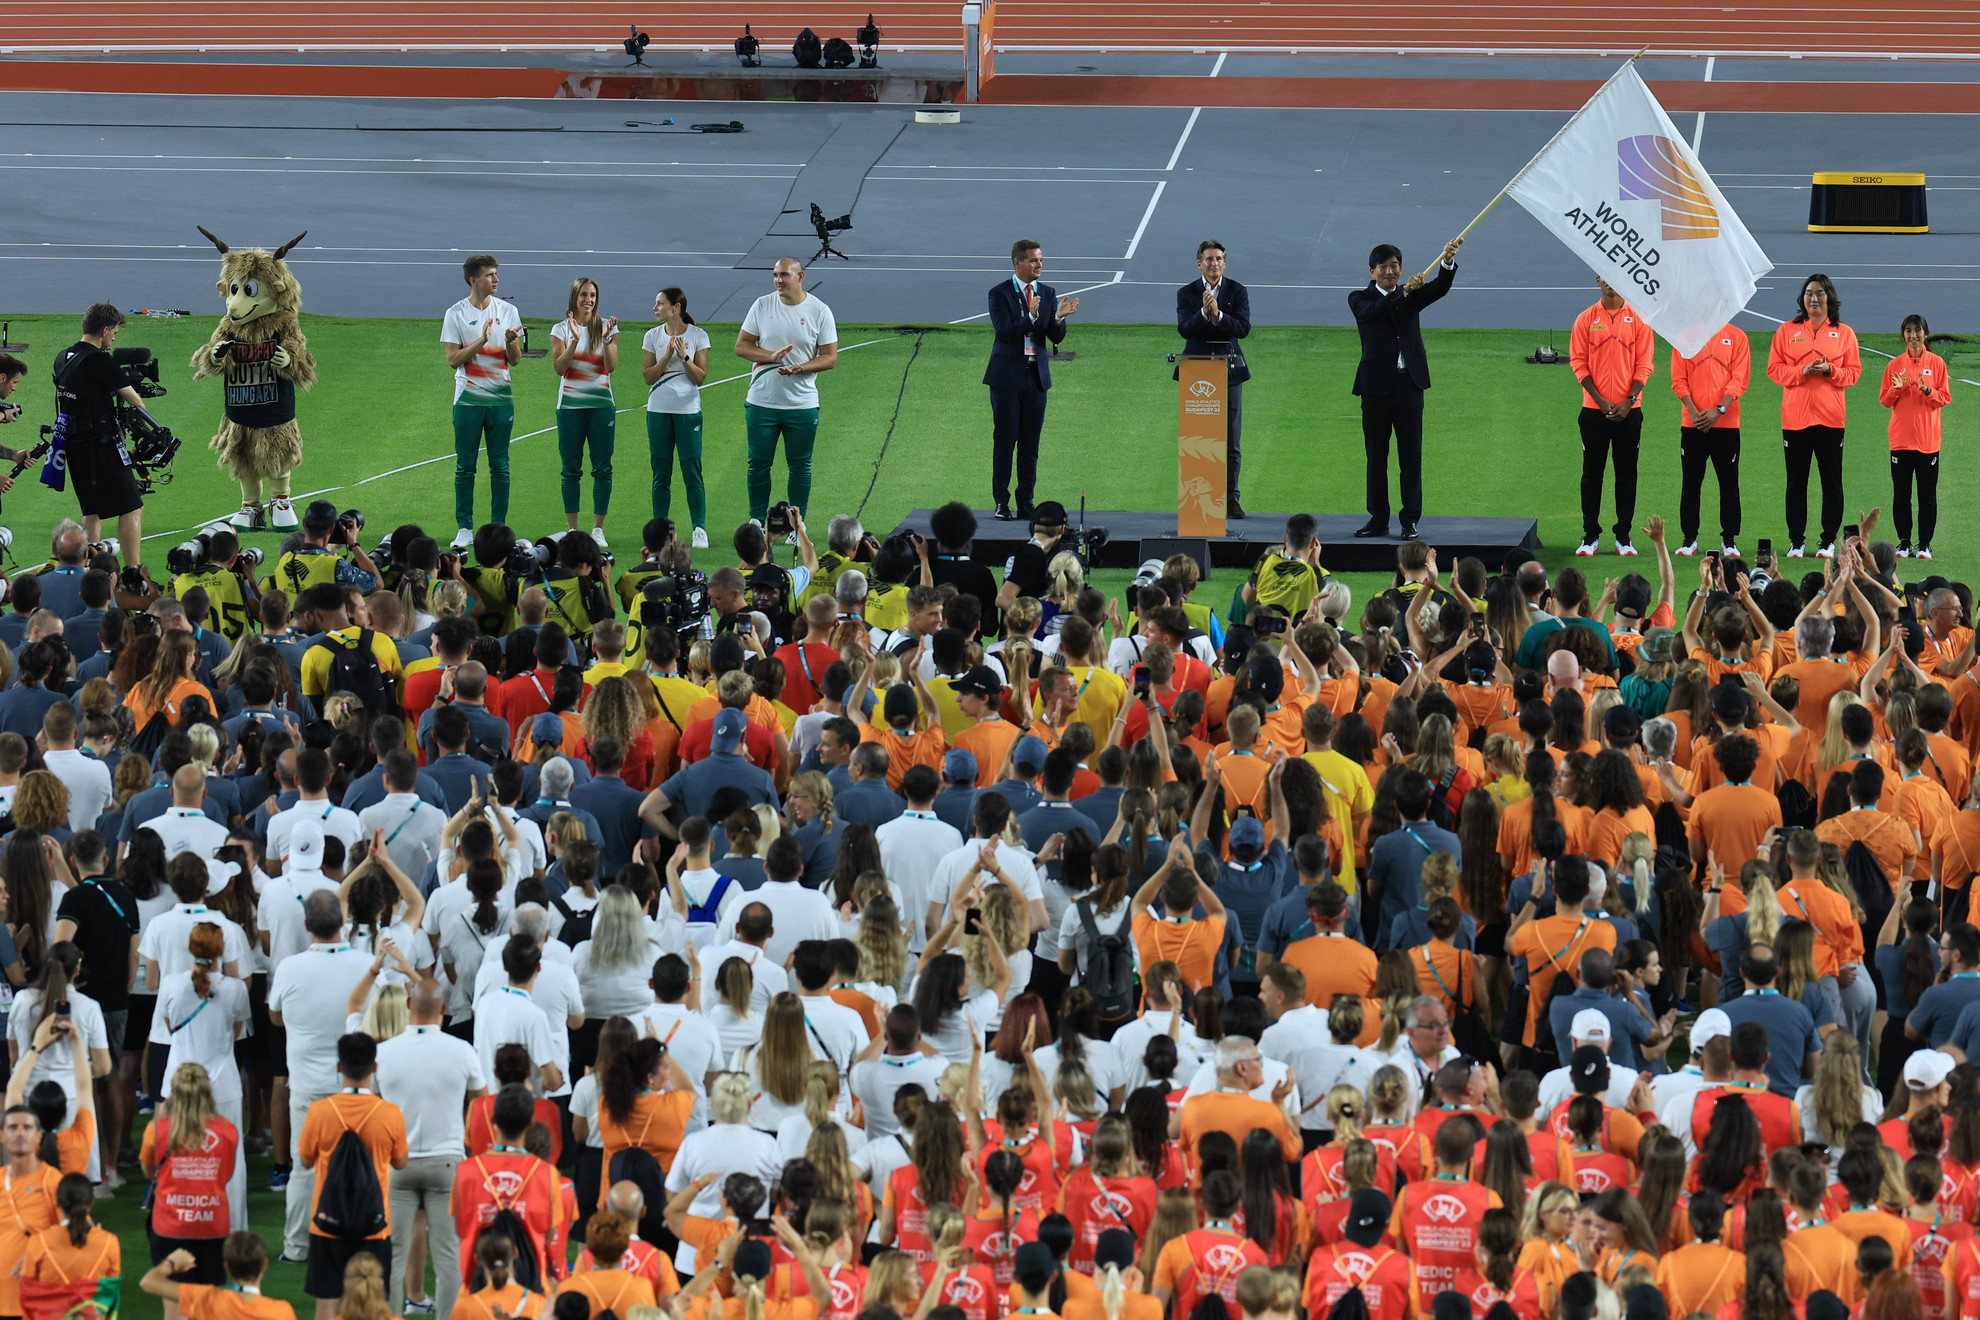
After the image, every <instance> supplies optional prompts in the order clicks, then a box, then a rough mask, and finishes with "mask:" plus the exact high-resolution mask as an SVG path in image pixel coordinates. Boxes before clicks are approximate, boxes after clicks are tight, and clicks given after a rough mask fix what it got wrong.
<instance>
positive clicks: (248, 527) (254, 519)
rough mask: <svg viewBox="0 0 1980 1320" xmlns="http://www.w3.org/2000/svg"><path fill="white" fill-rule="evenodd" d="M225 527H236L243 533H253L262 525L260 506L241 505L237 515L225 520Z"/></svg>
mask: <svg viewBox="0 0 1980 1320" xmlns="http://www.w3.org/2000/svg"><path fill="white" fill-rule="evenodd" d="M226 525H228V526H232V527H238V528H240V529H241V530H242V531H244V532H249V531H253V530H254V529H255V528H257V527H259V526H261V525H262V513H261V506H260V505H259V504H243V505H242V506H241V511H240V512H239V513H237V514H235V515H234V516H233V517H231V518H229V519H227V523H226Z"/></svg>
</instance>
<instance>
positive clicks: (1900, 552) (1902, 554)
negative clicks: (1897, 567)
mask: <svg viewBox="0 0 1980 1320" xmlns="http://www.w3.org/2000/svg"><path fill="white" fill-rule="evenodd" d="M1897 557H1898V558H1899V559H1909V558H1911V542H1909V541H1906V542H1904V543H1903V544H1901V545H1899V546H1898V548H1897Z"/></svg>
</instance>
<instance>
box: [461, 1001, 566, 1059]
mask: <svg viewBox="0 0 1980 1320" xmlns="http://www.w3.org/2000/svg"><path fill="white" fill-rule="evenodd" d="M504 1045H521V1046H523V1047H524V1048H525V1049H527V1050H528V1051H529V1065H530V1067H531V1068H533V1069H535V1068H541V1067H542V1066H543V1065H544V1064H546V1063H552V1064H554V1063H555V1062H557V1048H556V1044H555V1042H553V1041H552V1040H551V1038H550V1018H549V1015H548V1014H546V1013H544V1011H543V1010H542V1009H541V1008H539V1007H537V1004H536V1001H535V1000H533V999H531V998H530V997H529V991H527V990H518V989H517V988H516V987H515V986H512V985H505V986H503V987H502V988H501V989H500V990H496V991H493V992H492V993H490V994H488V995H485V996H483V997H482V998H480V999H477V1000H476V1001H475V1004H474V1051H475V1053H476V1054H477V1055H479V1056H480V1058H481V1071H482V1072H484V1073H486V1074H487V1075H488V1076H489V1077H491V1078H492V1077H494V1076H495V1051H496V1050H498V1049H500V1048H502V1046H504Z"/></svg>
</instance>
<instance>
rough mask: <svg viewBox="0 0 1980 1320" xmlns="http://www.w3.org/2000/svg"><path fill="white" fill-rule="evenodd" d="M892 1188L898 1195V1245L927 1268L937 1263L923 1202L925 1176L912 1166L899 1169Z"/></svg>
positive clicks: (895, 1205) (895, 1204) (891, 1181)
mask: <svg viewBox="0 0 1980 1320" xmlns="http://www.w3.org/2000/svg"><path fill="white" fill-rule="evenodd" d="M888 1185H889V1187H890V1188H891V1190H892V1191H893V1193H894V1245H895V1246H896V1247H898V1248H899V1249H900V1250H902V1251H905V1252H907V1254H908V1255H910V1256H913V1257H914V1258H915V1260H916V1262H918V1263H920V1264H924V1265H925V1264H927V1263H928V1262H929V1261H931V1260H934V1259H935V1244H934V1243H933V1242H931V1241H929V1239H928V1203H927V1202H926V1201H924V1200H922V1199H921V1173H920V1171H919V1170H917V1169H916V1168H915V1167H914V1166H913V1165H912V1164H903V1165H902V1166H901V1167H900V1168H898V1169H895V1170H894V1172H893V1176H892V1177H891V1178H890V1179H889V1180H888Z"/></svg>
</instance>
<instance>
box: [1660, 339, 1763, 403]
mask: <svg viewBox="0 0 1980 1320" xmlns="http://www.w3.org/2000/svg"><path fill="white" fill-rule="evenodd" d="M1752 383H1753V348H1752V345H1751V344H1749V343H1748V342H1747V339H1746V332H1745V331H1744V330H1740V329H1738V328H1736V327H1734V326H1730V325H1728V326H1723V327H1721V328H1720V330H1719V333H1717V334H1715V335H1713V336H1712V337H1711V338H1710V339H1708V340H1706V341H1705V347H1703V348H1701V349H1699V350H1698V351H1697V352H1696V353H1694V354H1693V355H1692V356H1690V357H1683V356H1680V355H1679V353H1678V351H1677V350H1676V349H1675V348H1674V349H1672V350H1671V393H1673V394H1675V395H1677V396H1678V399H1679V400H1680V401H1682V400H1683V399H1684V397H1685V396H1686V395H1689V396H1691V401H1692V402H1693V403H1695V404H1697V405H1698V406H1699V407H1700V408H1716V407H1717V406H1718V405H1719V404H1721V403H1723V404H1725V405H1726V415H1725V416H1723V417H1721V418H1719V420H1718V421H1716V422H1714V423H1713V424H1712V425H1713V426H1714V427H1715V428H1716V427H1720V426H1738V425H1739V399H1740V396H1741V395H1742V394H1745V393H1746V390H1747V387H1748V386H1750V385H1751V384H1752Z"/></svg>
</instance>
